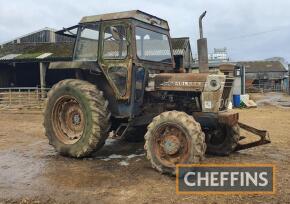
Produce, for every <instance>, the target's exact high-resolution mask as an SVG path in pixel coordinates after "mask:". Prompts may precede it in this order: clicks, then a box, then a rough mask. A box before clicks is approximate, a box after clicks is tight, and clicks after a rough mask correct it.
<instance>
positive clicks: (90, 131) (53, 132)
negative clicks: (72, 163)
mask: <svg viewBox="0 0 290 204" xmlns="http://www.w3.org/2000/svg"><path fill="white" fill-rule="evenodd" d="M107 107H108V102H107V101H106V100H105V99H104V97H103V94H102V92H101V91H99V90H98V89H97V88H96V86H95V85H93V84H90V83H89V82H86V81H81V80H76V79H68V80H63V81H60V82H59V83H57V84H56V85H54V86H53V88H52V89H51V90H50V91H49V93H48V98H47V101H46V106H45V111H44V128H45V134H46V136H47V137H48V139H49V143H50V144H51V145H52V146H53V147H54V148H55V149H56V150H57V152H59V153H60V154H62V155H65V156H71V157H84V156H88V155H89V154H90V153H92V152H93V151H95V150H98V149H99V148H101V147H102V146H103V144H104V143H105V139H106V138H107V137H108V130H109V128H110V121H109V119H110V113H109V111H108V110H107Z"/></svg>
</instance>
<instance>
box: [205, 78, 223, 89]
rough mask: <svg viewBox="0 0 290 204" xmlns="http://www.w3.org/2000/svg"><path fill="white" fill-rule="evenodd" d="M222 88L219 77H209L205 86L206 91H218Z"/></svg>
mask: <svg viewBox="0 0 290 204" xmlns="http://www.w3.org/2000/svg"><path fill="white" fill-rule="evenodd" d="M220 88H221V80H220V78H219V76H215V75H209V76H208V78H207V81H206V85H205V91H217V90H219V89H220Z"/></svg>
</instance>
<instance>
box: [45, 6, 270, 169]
mask: <svg viewBox="0 0 290 204" xmlns="http://www.w3.org/2000/svg"><path fill="white" fill-rule="evenodd" d="M204 15H205V13H204V14H203V15H202V16H201V17H200V33H201V39H199V40H198V54H199V64H200V73H180V70H178V69H176V68H174V60H173V55H172V48H171V43H170V35H169V27H168V23H167V21H165V20H162V19H160V18H157V17H155V16H152V15H149V14H147V13H144V12H141V11H138V10H137V11H128V12H120V13H111V14H104V15H97V16H88V17H84V18H83V19H82V20H81V22H80V23H79V24H78V25H76V26H74V27H71V29H63V30H62V31H59V32H58V33H61V34H64V35H67V36H71V37H74V38H75V46H74V52H73V53H74V54H73V60H72V61H63V62H53V63H51V64H50V65H49V69H51V70H61V71H62V73H65V74H64V75H63V79H64V80H61V81H59V82H58V83H57V84H55V85H54V86H53V87H52V88H51V90H50V91H49V93H48V97H47V101H46V107H45V112H44V128H45V134H46V136H47V137H48V139H49V143H50V144H51V145H52V146H54V148H55V149H56V151H57V152H59V153H60V154H61V155H65V156H70V157H77V158H80V157H85V156H88V155H90V154H91V153H92V152H94V151H97V150H99V149H100V148H101V147H102V146H103V145H104V144H105V140H106V139H107V137H108V135H109V132H113V133H114V134H115V136H119V137H123V138H126V139H131V140H132V139H134V138H135V139H139V138H140V136H142V137H144V134H145V150H146V153H147V158H148V159H149V160H150V162H151V163H152V166H153V168H155V169H157V170H158V171H159V172H162V173H169V174H175V165H176V164H179V163H189V164H190V163H199V162H200V161H201V160H202V159H203V157H204V154H205V153H206V152H208V153H212V154H218V155H228V154H229V153H231V152H233V151H236V150H241V149H245V148H249V147H253V146H257V145H261V144H266V143H269V142H270V141H269V140H268V135H267V132H266V131H262V130H257V129H254V128H252V127H249V126H247V125H244V124H240V123H239V122H238V118H239V115H238V113H235V112H232V111H228V110H227V107H228V103H229V102H230V98H231V93H232V86H233V80H234V79H233V78H232V77H229V76H226V75H224V74H222V73H220V74H210V73H209V69H208V63H207V60H208V57H207V56H208V55H207V44H206V39H205V38H203V34H202V18H203V17H204ZM72 30H77V32H73V31H72ZM66 73H67V74H66ZM240 126H241V127H242V128H245V129H246V130H248V131H250V132H253V133H255V134H257V135H259V136H260V137H261V139H260V140H258V141H256V142H251V143H248V144H243V145H242V144H239V141H240V140H241V139H242V137H240Z"/></svg>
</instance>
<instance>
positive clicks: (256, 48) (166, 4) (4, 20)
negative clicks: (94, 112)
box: [0, 0, 290, 62]
mask: <svg viewBox="0 0 290 204" xmlns="http://www.w3.org/2000/svg"><path fill="white" fill-rule="evenodd" d="M132 9H139V10H143V11H145V12H148V13H150V14H153V15H156V16H158V17H161V18H164V19H166V20H167V21H168V22H169V25H170V28H171V36H172V37H185V36H189V37H190V39H191V44H192V49H193V53H196V43H195V42H196V41H195V40H196V38H197V37H198V17H199V15H200V14H201V13H202V12H203V11H204V10H207V11H208V14H207V16H206V18H205V21H204V33H205V36H206V37H207V38H208V45H209V52H212V51H213V48H221V47H227V48H228V53H229V56H230V58H231V59H232V60H259V59H265V58H270V57H276V56H279V57H284V58H285V59H286V60H287V61H289V62H290V42H289V40H290V12H289V10H290V1H287V0H242V1H235V0H220V1H217V0H180V1H178V0H143V1H141V0H82V1H81V0H70V1H68V0H46V1H39V0H10V1H8V0H0V43H1V42H4V41H8V40H10V39H12V38H15V37H18V36H20V35H24V34H26V33H29V32H32V31H35V30H38V29H41V28H44V27H51V28H56V29H61V28H62V27H68V26H71V25H75V24H77V23H78V22H79V20H80V19H81V17H82V16H86V15H95V14H102V13H107V12H118V11H126V10H132Z"/></svg>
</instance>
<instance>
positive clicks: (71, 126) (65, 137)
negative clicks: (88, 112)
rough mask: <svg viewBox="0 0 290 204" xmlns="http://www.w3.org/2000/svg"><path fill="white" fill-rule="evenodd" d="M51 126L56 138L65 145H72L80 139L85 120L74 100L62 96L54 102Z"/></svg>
mask: <svg viewBox="0 0 290 204" xmlns="http://www.w3.org/2000/svg"><path fill="white" fill-rule="evenodd" d="M53 126H54V128H55V131H56V132H57V134H56V135H57V137H58V138H59V139H60V140H61V141H62V142H63V143H65V144H74V143H76V142H77V141H78V140H79V139H80V138H81V137H82V134H83V132H84V127H85V118H84V113H83V110H82V108H81V106H80V104H79V103H78V102H77V100H76V99H75V98H73V97H71V96H63V97H61V98H60V99H59V100H58V101H57V102H56V104H55V105H54V109H53Z"/></svg>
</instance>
